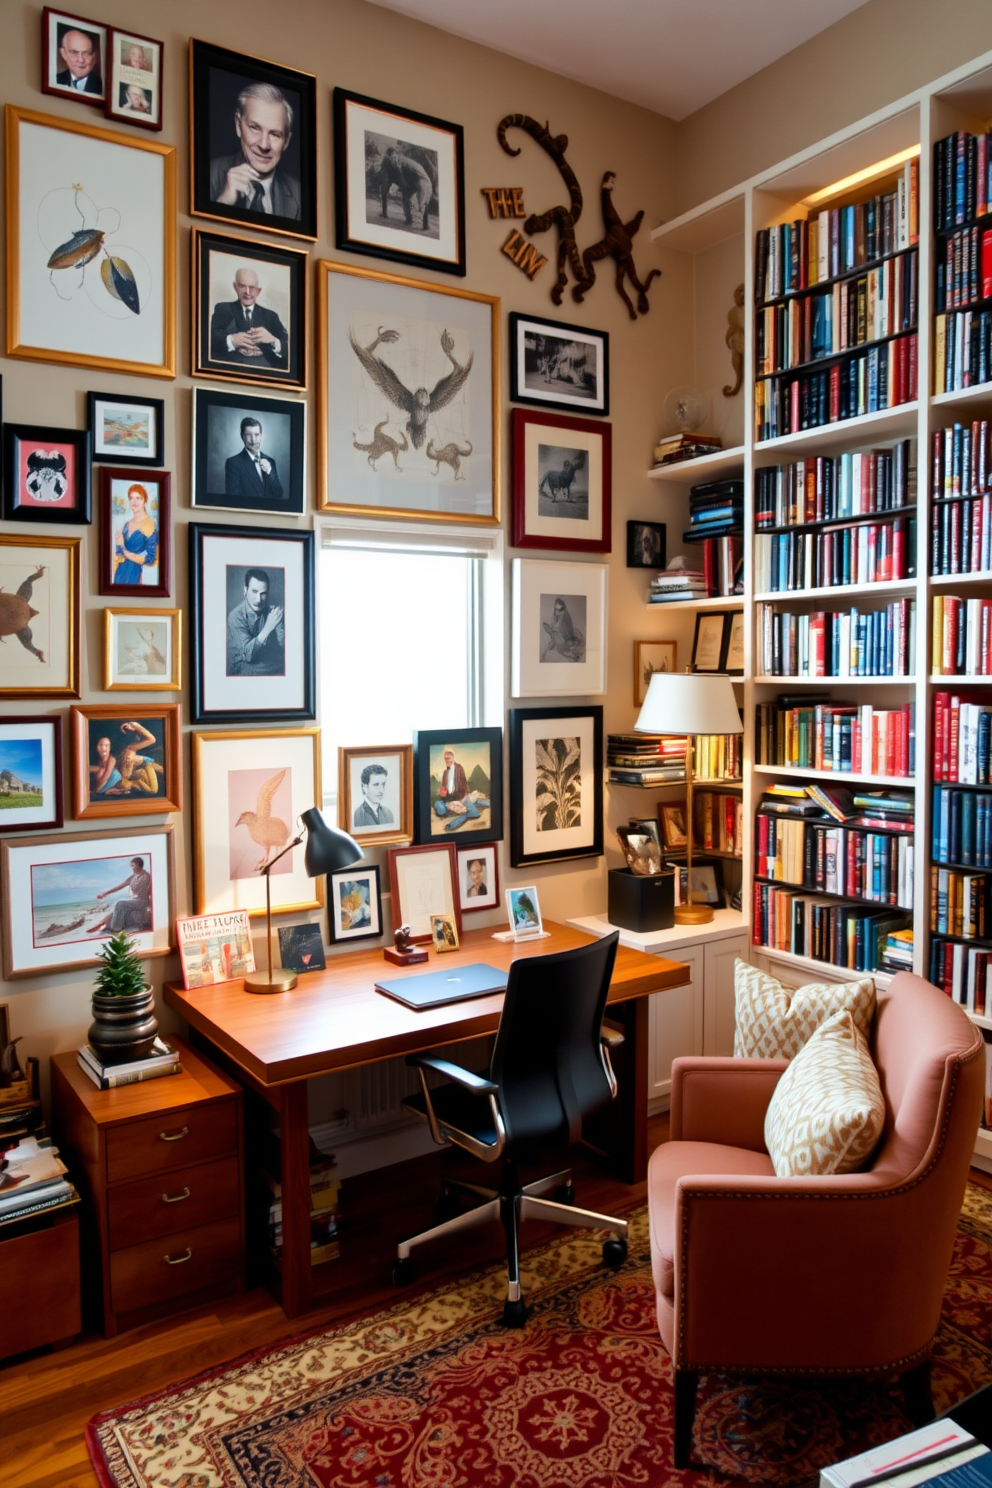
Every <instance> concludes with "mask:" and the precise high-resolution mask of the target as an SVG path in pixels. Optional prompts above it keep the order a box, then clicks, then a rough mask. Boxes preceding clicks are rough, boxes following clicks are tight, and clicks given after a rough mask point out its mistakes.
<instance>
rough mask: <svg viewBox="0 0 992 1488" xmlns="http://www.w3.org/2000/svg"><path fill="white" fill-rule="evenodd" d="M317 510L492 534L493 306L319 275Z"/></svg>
mask: <svg viewBox="0 0 992 1488" xmlns="http://www.w3.org/2000/svg"><path fill="white" fill-rule="evenodd" d="M317 335H318V353H317V371H318V377H319V390H318V400H317V403H318V412H319V418H318V431H317V432H318V453H317V470H318V472H319V479H320V488H319V503H320V507H321V509H322V510H324V511H336V512H350V513H352V514H362V515H365V516H378V517H420V518H427V519H428V520H435V521H457V522H472V523H476V524H478V525H480V526H483V525H488V526H496V525H497V524H498V523H499V520H500V511H499V503H500V468H499V459H500V456H499V445H500V441H499V437H498V431H499V388H500V371H499V300H498V298H496V297H495V296H493V295H484V294H477V293H475V292H473V291H470V290H467V289H458V288H455V287H449V286H447V285H442V284H425V283H422V282H420V281H419V280H417V279H405V278H402V277H400V276H399V275H398V274H387V273H382V272H380V271H379V270H375V269H359V268H353V267H351V266H349V265H347V264H340V263H328V262H326V261H322V262H320V263H318V265H317Z"/></svg>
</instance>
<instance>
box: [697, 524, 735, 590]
mask: <svg viewBox="0 0 992 1488" xmlns="http://www.w3.org/2000/svg"><path fill="white" fill-rule="evenodd" d="M703 583H704V584H705V586H706V594H707V597H708V598H709V599H719V598H721V597H723V596H729V595H731V594H743V593H744V542H743V539H742V538H740V537H706V538H704V539H703Z"/></svg>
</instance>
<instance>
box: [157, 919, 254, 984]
mask: <svg viewBox="0 0 992 1488" xmlns="http://www.w3.org/2000/svg"><path fill="white" fill-rule="evenodd" d="M176 945H177V946H178V948H179V964H180V966H181V967H182V969H183V986H184V987H185V988H186V990H187V991H189V989H190V988H191V987H213V986H216V985H217V984H218V983H220V982H232V981H234V980H235V978H236V977H246V976H251V974H252V972H253V971H254V970H255V949H254V947H253V945H252V940H251V924H250V922H249V919H248V916H247V915H246V914H245V913H244V911H243V910H235V912H234V913H233V914H223V915H200V916H198V917H196V918H193V917H190V918H188V919H179V920H177V921H176Z"/></svg>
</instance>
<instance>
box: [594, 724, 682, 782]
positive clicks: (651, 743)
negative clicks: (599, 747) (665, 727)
mask: <svg viewBox="0 0 992 1488" xmlns="http://www.w3.org/2000/svg"><path fill="white" fill-rule="evenodd" d="M606 763H607V767H608V769H609V779H610V780H611V781H612V782H613V784H615V785H681V784H683V783H684V781H685V739H684V738H672V737H670V736H669V735H667V734H610V735H609V736H608V738H607V743H606Z"/></svg>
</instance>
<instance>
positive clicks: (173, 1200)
mask: <svg viewBox="0 0 992 1488" xmlns="http://www.w3.org/2000/svg"><path fill="white" fill-rule="evenodd" d="M188 1198H189V1189H188V1188H184V1189H183V1191H182V1193H181V1194H163V1195H162V1203H163V1204H181V1203H182V1201H183V1199H188Z"/></svg>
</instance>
